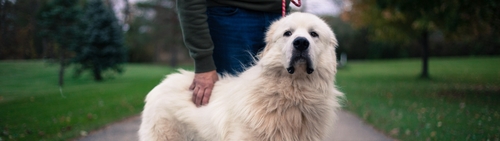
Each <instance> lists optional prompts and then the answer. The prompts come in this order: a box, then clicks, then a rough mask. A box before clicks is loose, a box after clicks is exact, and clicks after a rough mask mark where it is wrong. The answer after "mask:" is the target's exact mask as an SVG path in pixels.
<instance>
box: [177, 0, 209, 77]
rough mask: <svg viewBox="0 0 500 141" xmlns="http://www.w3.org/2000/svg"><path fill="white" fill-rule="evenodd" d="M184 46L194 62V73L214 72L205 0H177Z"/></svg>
mask: <svg viewBox="0 0 500 141" xmlns="http://www.w3.org/2000/svg"><path fill="white" fill-rule="evenodd" d="M176 3H177V13H178V16H179V21H180V25H181V29H182V35H183V37H184V44H185V45H186V47H187V48H188V50H189V54H190V55H191V58H193V59H194V62H195V72H196V73H200V72H208V71H212V70H215V64H214V60H213V58H212V52H213V49H214V45H213V42H212V37H211V36H210V32H209V29H208V23H207V14H206V10H207V4H206V0H177V2H176Z"/></svg>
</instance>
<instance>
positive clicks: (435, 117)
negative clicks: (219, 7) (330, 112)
mask: <svg viewBox="0 0 500 141" xmlns="http://www.w3.org/2000/svg"><path fill="white" fill-rule="evenodd" d="M499 64H500V57H487V58H444V59H440V58H432V59H431V60H430V73H431V77H432V79H431V80H421V79H418V74H419V72H420V61H419V60H417V59H411V60H389V61H363V62H349V64H348V66H347V67H346V68H342V69H340V70H339V72H338V75H337V80H336V81H337V84H338V85H339V87H340V89H341V90H342V91H343V92H345V93H346V98H347V101H346V102H345V107H346V109H348V110H351V111H353V112H354V113H356V114H358V115H359V116H360V117H361V118H363V119H365V120H366V121H367V122H369V123H371V124H373V125H374V126H376V128H378V129H380V130H381V131H383V132H385V133H387V134H388V135H390V136H392V137H394V138H397V139H400V140H427V139H429V140H486V139H490V140H498V138H500V136H499V135H500V104H499V103H500V65H499ZM172 71H173V70H172V69H170V68H168V67H165V66H154V65H138V64H129V65H127V66H126V72H125V73H124V74H123V75H121V76H116V77H114V79H108V80H105V81H104V82H94V81H93V80H92V79H91V78H90V77H89V76H88V75H86V76H83V77H81V78H78V79H74V78H72V77H71V76H72V75H71V74H72V73H71V69H68V71H67V72H68V73H67V75H66V76H67V77H66V79H65V82H66V84H65V86H64V88H63V89H62V92H63V93H62V94H61V93H60V91H59V87H58V86H57V65H52V66H51V65H48V64H47V63H43V62H41V61H2V62H0V131H1V132H0V140H30V141H31V140H41V139H43V140H67V139H71V138H74V137H78V136H80V135H81V134H82V133H84V134H85V133H88V132H90V131H92V130H95V129H98V128H100V127H102V126H104V125H106V124H108V123H111V122H114V121H117V120H120V119H123V118H126V117H128V116H131V115H135V114H138V113H140V111H141V110H142V107H143V105H144V103H143V99H144V97H145V95H146V94H147V92H148V91H149V90H151V89H152V88H153V87H154V86H155V85H156V84H158V83H159V82H160V80H161V79H162V78H163V76H164V75H165V74H167V73H170V72H172Z"/></svg>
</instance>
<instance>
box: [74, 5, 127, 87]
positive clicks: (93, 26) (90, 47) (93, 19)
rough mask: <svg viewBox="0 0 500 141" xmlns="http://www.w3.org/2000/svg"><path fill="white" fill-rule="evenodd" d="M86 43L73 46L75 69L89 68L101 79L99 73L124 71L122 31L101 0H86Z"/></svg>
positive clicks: (98, 79) (112, 14) (124, 50)
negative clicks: (74, 48)
mask: <svg viewBox="0 0 500 141" xmlns="http://www.w3.org/2000/svg"><path fill="white" fill-rule="evenodd" d="M84 21H85V22H86V23H87V24H86V30H85V38H86V39H85V43H86V45H85V46H82V47H80V48H79V49H77V50H76V52H77V56H76V57H75V62H76V63H78V64H79V66H78V67H77V73H81V72H83V71H84V70H91V71H92V74H93V76H94V80H96V81H101V80H102V79H103V76H102V73H103V72H104V71H107V70H112V71H115V72H118V73H121V72H122V71H123V68H122V66H121V64H123V63H125V60H126V49H125V47H124V45H123V32H122V30H121V26H120V25H119V24H118V20H117V19H116V16H115V14H114V13H113V11H112V10H111V9H109V8H108V7H107V6H105V5H104V3H103V2H102V1H101V0H89V1H88V3H87V6H86V8H85V15H84Z"/></svg>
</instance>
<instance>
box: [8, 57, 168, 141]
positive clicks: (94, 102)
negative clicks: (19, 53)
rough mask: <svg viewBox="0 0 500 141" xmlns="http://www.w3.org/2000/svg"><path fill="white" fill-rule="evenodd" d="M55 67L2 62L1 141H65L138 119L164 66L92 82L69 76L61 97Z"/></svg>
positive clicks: (128, 70) (143, 67)
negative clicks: (119, 122)
mask: <svg viewBox="0 0 500 141" xmlns="http://www.w3.org/2000/svg"><path fill="white" fill-rule="evenodd" d="M57 70H58V66H57V65H49V64H48V63H43V62H42V61H3V62H0V130H1V132H0V138H1V139H0V140H29V141H34V140H40V139H44V140H67V139H70V138H74V137H77V136H80V135H85V134H87V133H89V132H90V131H92V130H95V129H98V128H100V127H102V126H104V125H106V124H108V123H111V122H113V121H116V120H120V119H123V118H126V117H129V116H131V115H136V114H138V113H140V111H141V110H142V107H143V105H144V102H143V101H144V97H145V95H146V94H147V93H148V92H149V91H150V90H151V89H152V88H153V87H154V86H155V85H156V84H158V83H159V82H160V81H161V79H163V77H164V75H165V74H168V73H170V72H172V71H173V69H171V68H169V67H165V66H153V65H140V64H129V65H127V66H126V71H125V73H124V74H123V75H121V76H120V75H116V76H115V77H114V79H108V80H105V81H103V82H94V81H93V80H92V78H91V77H90V76H89V75H88V74H87V75H84V76H82V77H81V78H77V79H75V78H73V77H72V73H71V71H72V70H71V69H68V70H67V73H66V74H67V75H66V78H65V86H64V87H63V89H62V92H63V95H61V93H60V90H59V87H58V85H57V80H58V77H57Z"/></svg>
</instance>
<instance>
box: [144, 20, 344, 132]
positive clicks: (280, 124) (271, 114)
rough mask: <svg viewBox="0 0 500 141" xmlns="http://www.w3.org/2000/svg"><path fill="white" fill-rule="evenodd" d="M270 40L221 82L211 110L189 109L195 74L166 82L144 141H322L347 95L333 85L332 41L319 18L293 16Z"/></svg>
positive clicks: (147, 112)
mask: <svg viewBox="0 0 500 141" xmlns="http://www.w3.org/2000/svg"><path fill="white" fill-rule="evenodd" d="M265 40H266V43H267V45H266V48H265V49H264V51H262V52H261V53H260V54H259V57H258V61H257V62H256V64H255V65H254V66H252V67H250V68H248V70H246V71H245V72H243V73H241V74H239V76H225V77H221V79H220V80H219V81H218V82H217V83H216V84H215V87H214V89H213V92H212V96H211V98H210V102H209V104H208V105H206V106H203V107H200V108H197V107H196V106H195V105H194V103H193V102H191V97H192V91H190V90H189V89H188V88H189V86H190V84H191V82H192V80H193V78H194V73H193V72H188V71H183V70H181V71H180V73H175V74H171V75H168V76H167V78H166V79H165V80H164V81H163V82H161V83H160V84H159V85H158V86H156V87H155V88H154V89H153V90H152V91H151V92H149V94H148V95H147V97H146V105H145V107H144V111H143V113H142V124H141V127H140V130H139V137H140V140H142V141H158V140H162V141H163V140H169V141H192V140H194V141H241V140H246V141H320V140H323V139H324V138H325V136H327V134H329V131H330V129H331V128H332V126H333V122H334V120H335V117H336V116H335V111H336V110H337V109H338V108H339V107H340V105H339V102H338V98H339V97H341V96H343V94H342V93H341V92H339V91H338V90H337V89H336V87H335V85H334V78H335V73H336V72H337V70H336V66H337V62H336V57H335V47H336V46H337V40H336V38H335V35H334V34H333V32H332V30H331V29H330V28H329V27H328V25H327V24H326V23H325V22H324V21H323V20H321V19H320V18H318V17H316V16H314V15H312V14H306V13H293V14H291V15H288V16H286V17H284V18H282V19H280V20H278V21H276V22H274V23H273V24H272V25H271V26H270V28H269V31H268V32H267V33H266V39H265Z"/></svg>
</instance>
